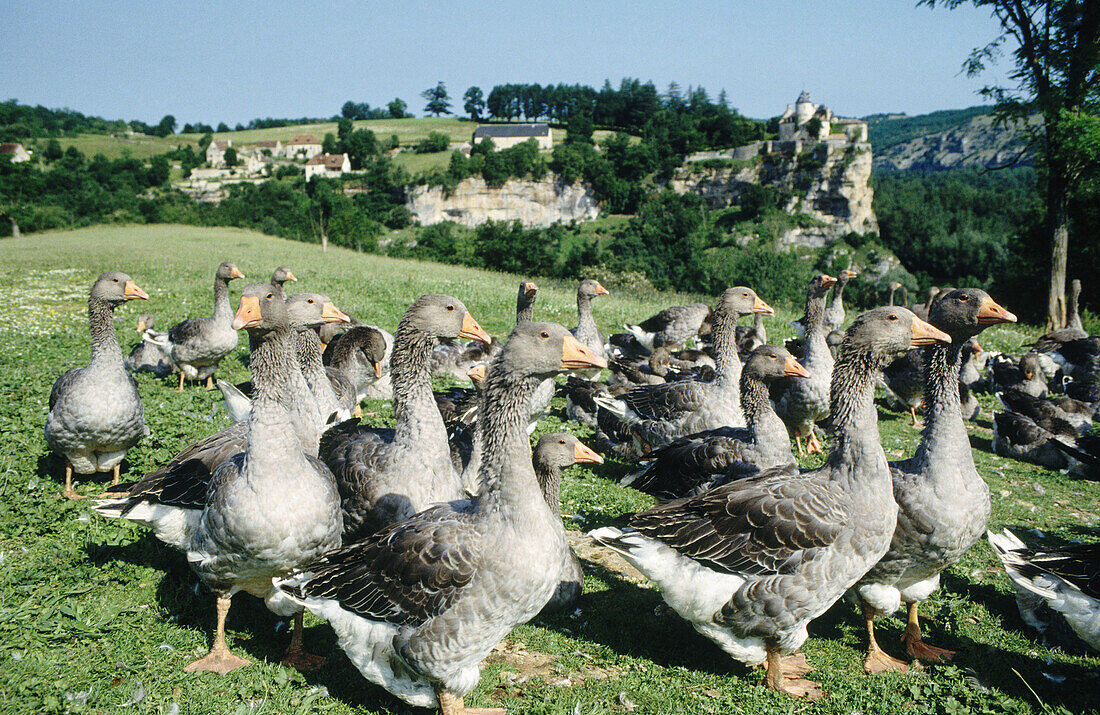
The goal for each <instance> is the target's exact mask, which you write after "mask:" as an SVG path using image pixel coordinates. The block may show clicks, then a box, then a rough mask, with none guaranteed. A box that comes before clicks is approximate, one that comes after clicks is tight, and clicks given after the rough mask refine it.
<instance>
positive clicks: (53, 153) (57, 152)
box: [42, 139, 64, 161]
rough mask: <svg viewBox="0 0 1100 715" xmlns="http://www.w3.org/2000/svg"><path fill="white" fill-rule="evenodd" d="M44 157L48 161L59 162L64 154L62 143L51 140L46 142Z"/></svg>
mask: <svg viewBox="0 0 1100 715" xmlns="http://www.w3.org/2000/svg"><path fill="white" fill-rule="evenodd" d="M42 155H43V156H45V157H46V161H57V160H58V159H60V158H61V157H62V156H63V155H64V153H63V152H62V151H61V142H59V141H57V140H56V139H51V140H49V141H48V142H46V150H45V151H44V152H42Z"/></svg>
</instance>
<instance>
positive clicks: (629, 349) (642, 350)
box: [607, 333, 652, 360]
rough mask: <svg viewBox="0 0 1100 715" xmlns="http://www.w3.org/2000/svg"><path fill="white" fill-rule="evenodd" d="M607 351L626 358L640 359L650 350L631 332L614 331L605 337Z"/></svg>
mask: <svg viewBox="0 0 1100 715" xmlns="http://www.w3.org/2000/svg"><path fill="white" fill-rule="evenodd" d="M607 345H608V353H609V354H610V355H613V356H614V357H618V358H625V359H627V360H640V359H642V358H644V357H646V356H647V355H649V353H651V352H652V351H651V350H650V349H649V348H647V347H645V346H644V345H642V344H641V343H640V342H638V339H637V338H636V337H634V335H633V334H631V333H614V334H612V335H611V336H609V337H608V338H607Z"/></svg>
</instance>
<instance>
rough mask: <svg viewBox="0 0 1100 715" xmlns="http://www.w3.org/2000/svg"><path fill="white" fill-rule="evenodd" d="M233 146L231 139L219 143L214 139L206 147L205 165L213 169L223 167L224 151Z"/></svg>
mask: <svg viewBox="0 0 1100 715" xmlns="http://www.w3.org/2000/svg"><path fill="white" fill-rule="evenodd" d="M231 146H233V140H232V139H226V140H225V141H219V140H217V139H215V140H214V141H212V142H210V146H208V147H206V163H207V164H209V165H210V166H213V167H219V166H225V150H226V149H228V148H229V147H231Z"/></svg>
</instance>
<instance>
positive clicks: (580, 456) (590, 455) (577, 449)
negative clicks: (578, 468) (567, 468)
mask: <svg viewBox="0 0 1100 715" xmlns="http://www.w3.org/2000/svg"><path fill="white" fill-rule="evenodd" d="M573 461H574V462H577V463H578V464H603V457H601V456H600V455H598V454H596V453H595V452H593V451H592V449H591V448H589V447H588V446H587V445H585V443H584V442H581V441H580V440H577V443H576V444H574V445H573Z"/></svg>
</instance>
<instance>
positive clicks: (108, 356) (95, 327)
mask: <svg viewBox="0 0 1100 715" xmlns="http://www.w3.org/2000/svg"><path fill="white" fill-rule="evenodd" d="M114 313H115V309H114V306H112V305H111V304H110V303H108V302H107V301H105V300H102V299H100V298H89V299H88V328H89V330H90V332H91V334H92V362H93V363H98V364H115V363H117V364H118V365H119V366H121V365H122V349H121V348H119V346H118V338H117V337H115V326H114Z"/></svg>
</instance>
